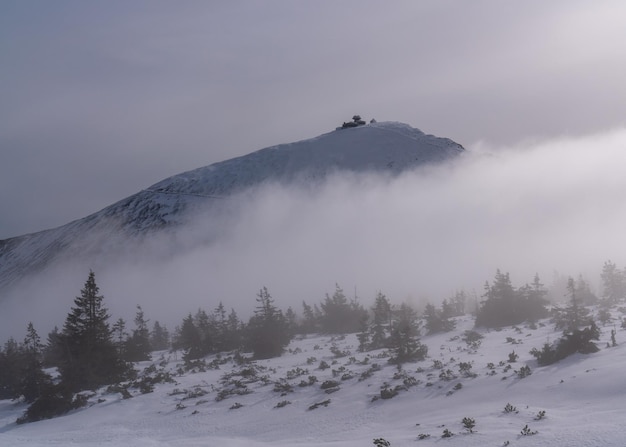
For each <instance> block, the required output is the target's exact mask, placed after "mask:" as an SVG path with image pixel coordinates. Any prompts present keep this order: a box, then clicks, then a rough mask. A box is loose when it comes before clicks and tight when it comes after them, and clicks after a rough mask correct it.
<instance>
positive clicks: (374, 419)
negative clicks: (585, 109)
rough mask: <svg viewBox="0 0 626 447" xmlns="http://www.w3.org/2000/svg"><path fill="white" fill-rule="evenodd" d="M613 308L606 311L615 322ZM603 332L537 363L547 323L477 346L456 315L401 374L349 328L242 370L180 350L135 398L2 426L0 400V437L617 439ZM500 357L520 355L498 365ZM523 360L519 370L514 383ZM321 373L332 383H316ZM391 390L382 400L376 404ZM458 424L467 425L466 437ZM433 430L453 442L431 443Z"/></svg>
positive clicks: (275, 441) (70, 440)
mask: <svg viewBox="0 0 626 447" xmlns="http://www.w3.org/2000/svg"><path fill="white" fill-rule="evenodd" d="M622 316H623V314H622V313H621V311H619V310H618V309H614V310H613V317H614V318H615V320H616V321H617V320H618V319H620V318H622ZM612 328H613V323H610V324H609V325H607V326H605V327H604V328H603V335H602V337H601V341H600V342H599V343H598V345H599V346H600V348H601V350H600V352H598V353H595V354H589V355H580V354H578V355H575V356H572V357H569V358H567V359H565V360H563V361H561V362H559V363H556V364H553V365H550V366H544V367H540V366H538V365H537V363H536V361H535V360H534V358H533V357H532V356H531V355H530V354H529V351H530V350H531V349H532V348H539V349H540V348H541V346H542V345H543V343H545V342H546V340H547V339H550V340H554V339H556V338H558V337H559V336H560V335H561V334H560V333H558V332H556V331H555V330H554V325H553V324H552V323H550V322H549V321H548V320H544V321H542V322H540V323H539V325H537V326H529V325H525V326H520V327H507V328H503V329H502V330H497V331H496V330H494V331H481V333H482V335H483V336H484V338H483V339H482V341H481V343H480V345H479V346H469V345H468V344H467V343H466V342H465V341H464V340H463V335H464V331H466V330H473V329H474V328H473V318H471V317H469V316H465V317H460V318H459V319H458V320H457V328H456V329H455V330H454V331H453V332H448V333H441V334H435V335H429V336H425V337H423V338H422V342H423V343H425V344H426V345H427V346H428V353H429V356H428V358H426V359H425V360H422V361H419V362H414V363H407V364H405V365H403V368H402V370H401V371H399V370H398V368H397V367H396V366H394V365H391V364H389V363H388V361H387V360H388V354H386V353H385V351H384V350H378V351H372V352H366V353H362V352H358V351H357V346H358V342H357V339H356V336H355V335H354V334H352V335H348V336H345V337H331V336H322V335H320V336H308V337H305V338H299V339H296V340H294V341H293V342H292V343H291V344H290V345H289V349H288V351H287V352H285V353H284V354H283V355H282V356H281V357H279V358H275V359H269V360H262V361H256V362H252V363H248V364H243V365H242V364H238V363H237V362H235V361H234V359H233V357H232V356H231V355H229V354H227V355H222V356H221V357H217V356H210V357H208V358H206V364H207V365H208V366H207V367H206V369H205V370H204V371H201V370H200V369H199V368H195V369H193V370H191V371H184V370H183V368H182V361H181V359H180V353H167V352H163V353H156V354H155V355H154V370H153V373H152V374H153V375H154V374H155V372H158V371H163V372H170V373H172V374H173V378H174V381H175V383H159V384H156V385H155V388H154V391H153V392H150V393H147V394H142V393H141V392H140V390H139V389H137V388H131V389H130V392H131V394H132V396H133V397H132V398H130V399H123V398H122V396H121V394H120V393H118V392H115V391H108V392H107V390H106V389H101V390H98V391H97V392H96V393H93V394H91V395H90V397H89V406H88V407H86V408H82V409H79V410H76V411H74V412H72V413H70V414H67V415H65V416H62V417H58V418H55V419H51V420H47V421H40V422H35V423H30V424H25V425H16V424H15V420H16V418H17V417H19V416H20V415H21V414H22V412H23V411H24V409H25V405H24V404H21V403H16V402H10V401H0V445H2V446H5V445H6V446H13V447H21V446H29V447H35V446H41V447H43V446H50V445H76V446H79V445H80V446H96V445H99V446H111V447H113V446H130V445H132V446H177V447H187V446H213V445H216V446H232V447H239V446H269V445H272V446H277V445H279V446H303V447H313V446H321V445H325V446H326V445H328V446H336V447H364V446H371V445H373V442H372V441H373V439H375V438H381V437H382V438H384V439H386V440H387V441H389V442H390V443H391V446H393V447H402V446H417V447H420V446H435V445H445V446H450V447H452V446H455V447H456V446H458V447H461V446H462V447H471V446H480V447H483V446H507V445H508V446H511V447H514V446H524V447H530V446H577V447H607V446H612V447H618V446H619V447H621V446H623V445H624V436H625V435H626V419H625V418H624V414H625V413H624V409H623V406H624V399H626V376H625V375H624V373H623V371H624V369H625V368H626V344H625V343H623V340H624V339H625V335H626V330H624V329H623V328H618V329H617V340H618V346H616V347H605V344H606V342H607V341H609V340H610V329H612ZM333 346H334V347H335V349H333V351H334V352H335V353H337V352H343V354H345V355H344V356H337V355H335V354H333V352H331V348H333ZM513 351H515V353H516V354H517V355H518V356H519V358H517V360H516V361H515V362H510V356H509V354H510V353H511V352H513ZM322 362H326V363H327V364H328V365H329V368H326V369H321V368H320V365H321V364H322ZM151 364H152V362H144V363H141V364H139V365H138V368H139V369H140V370H144V369H145V368H147V367H148V366H149V365H151ZM462 364H469V365H471V367H470V368H467V366H465V367H462ZM525 366H528V367H529V368H530V372H531V374H530V375H526V376H524V377H522V375H520V374H519V373H518V371H520V370H521V369H522V367H525ZM311 376H315V378H316V379H317V382H315V383H312V384H311V383H310V382H311V379H310V377H311ZM331 380H332V381H336V382H337V386H336V387H331V388H327V387H326V386H323V383H324V382H325V381H331ZM277 384H278V386H277ZM396 387H397V389H398V394H397V395H396V396H395V397H393V398H391V399H381V398H380V396H381V393H380V391H381V389H382V388H388V389H394V388H396ZM325 388H326V389H325ZM228 390H230V391H228ZM329 391H330V392H329ZM316 404H317V405H316ZM507 404H510V406H509V407H508V409H509V410H511V411H508V412H507V411H506V410H505V408H507ZM314 407H315V408H314ZM463 418H471V419H474V421H475V429H474V431H475V432H474V433H469V432H468V431H467V430H466V429H465V428H464V426H463V424H462V420H463ZM525 426H527V427H528V431H526V435H524V434H522V430H523V429H524V427H525ZM446 429H447V430H449V431H450V432H451V433H452V434H453V436H452V437H449V438H442V435H443V432H444V430H446ZM420 438H422V439H420Z"/></svg>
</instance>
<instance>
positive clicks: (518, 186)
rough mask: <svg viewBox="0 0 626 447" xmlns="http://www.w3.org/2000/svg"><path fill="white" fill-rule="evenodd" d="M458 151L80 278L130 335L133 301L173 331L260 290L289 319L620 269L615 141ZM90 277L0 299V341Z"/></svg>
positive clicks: (254, 203) (609, 137) (56, 316)
mask: <svg viewBox="0 0 626 447" xmlns="http://www.w3.org/2000/svg"><path fill="white" fill-rule="evenodd" d="M467 152H468V153H467V154H466V155H464V156H463V157H462V158H461V159H460V160H458V161H457V162H455V163H452V164H449V165H446V166H443V167H436V168H427V169H419V170H416V171H413V172H407V173H405V174H403V175H401V176H399V177H397V178H389V177H386V176H381V175H374V174H359V175H355V174H349V175H347V174H345V173H344V174H341V175H335V176H332V177H331V178H329V179H328V180H327V181H326V182H324V183H323V184H322V185H320V186H319V187H317V188H310V187H309V188H299V187H295V186H289V187H285V186H280V185H275V184H274V185H265V186H264V187H261V188H259V189H257V190H255V191H254V192H248V193H246V194H242V195H241V196H239V197H237V198H236V199H235V200H231V201H229V202H228V203H225V204H223V206H224V207H226V208H227V210H228V212H223V213H221V214H220V216H215V215H214V213H213V214H210V215H209V213H208V211H200V212H198V215H197V216H195V217H194V219H192V222H193V223H191V224H188V225H186V226H184V227H182V228H180V229H179V230H178V231H177V232H176V234H175V236H174V238H175V240H176V241H177V243H176V244H175V245H177V246H179V247H186V248H185V249H184V250H182V249H179V250H176V251H170V249H171V246H172V236H171V235H168V236H167V237H163V238H162V239H154V240H152V241H151V243H150V249H144V252H143V255H142V256H140V257H139V259H138V257H137V256H135V257H134V260H133V261H132V262H131V261H123V260H122V261H120V260H118V261H116V262H115V263H111V264H110V265H99V266H98V268H95V267H94V270H95V273H96V281H97V283H98V285H99V286H100V289H101V292H102V294H103V295H104V296H105V303H106V305H107V306H108V307H109V309H110V313H111V315H112V318H113V319H117V318H118V317H123V318H125V319H126V320H127V321H131V322H132V318H133V316H134V311H135V306H136V305H137V304H140V305H142V306H143V309H144V311H145V313H146V317H147V318H150V319H151V320H152V321H154V320H159V321H161V322H164V323H165V324H166V325H167V326H168V328H170V329H173V328H174V326H175V325H177V324H179V323H180V320H181V319H182V318H183V317H184V316H185V315H186V314H187V313H189V312H195V311H196V310H197V309H198V307H202V308H204V309H206V310H209V311H210V310H212V309H214V308H215V306H217V304H218V303H219V301H223V303H224V305H225V306H226V307H227V308H231V307H232V308H234V309H235V310H236V311H237V312H238V313H239V315H240V317H242V318H247V317H248V316H249V315H250V313H251V312H252V310H253V309H254V306H255V304H256V303H255V295H256V293H257V292H258V290H259V289H260V288H261V287H263V286H267V287H268V289H269V291H270V293H271V294H272V296H273V297H274V299H275V303H276V304H277V305H278V306H279V307H281V308H283V309H286V308H287V307H288V306H292V307H293V308H294V310H295V311H296V312H297V313H300V312H301V309H302V307H301V303H302V300H306V301H307V302H308V303H309V304H313V303H318V302H320V301H321V300H323V299H324V296H325V294H326V293H330V294H332V293H333V291H334V288H335V284H336V283H337V284H339V285H340V286H341V287H343V289H344V291H345V292H346V294H347V295H348V296H350V297H352V296H353V295H354V294H355V293H356V295H358V297H359V299H360V301H361V302H362V303H363V304H364V305H366V306H369V305H370V304H371V303H372V301H373V299H374V296H375V294H376V293H377V292H378V291H382V292H383V293H385V294H386V295H387V296H388V297H389V298H390V300H391V301H392V302H395V303H399V302H402V301H409V302H412V303H417V304H419V303H423V302H424V301H426V300H430V301H432V302H436V303H438V302H440V301H441V300H442V299H444V298H448V297H450V296H452V295H453V294H454V293H455V292H456V291H458V290H461V289H463V290H465V291H466V292H468V293H469V294H473V293H475V294H476V295H477V296H478V297H480V295H481V294H482V293H483V289H482V288H483V285H484V283H485V281H491V280H492V278H493V276H494V274H495V271H496V269H498V268H499V269H501V270H502V271H506V272H510V274H511V280H512V283H513V285H514V286H515V287H519V286H522V285H523V284H525V283H526V282H531V281H532V279H533V276H534V275H535V273H539V275H540V277H541V279H542V281H543V282H544V283H545V284H546V285H547V286H550V284H551V282H552V277H553V275H554V273H555V272H556V271H558V272H559V273H560V274H561V275H571V276H577V275H578V274H583V275H584V277H585V278H586V279H587V280H588V281H589V282H590V284H591V286H592V290H594V291H595V292H596V293H600V290H599V274H600V271H601V268H602V265H603V263H604V262H605V261H606V260H608V259H611V260H612V261H613V262H615V263H616V264H617V266H618V267H619V268H623V267H624V265H625V264H626V252H625V251H624V247H626V232H625V231H624V229H625V228H626V227H625V223H626V206H625V205H624V194H625V193H624V192H625V191H626V176H624V166H626V129H624V128H620V129H615V130H611V131H607V132H604V133H601V134H594V135H589V136H586V137H583V138H560V139H552V140H549V141H535V142H525V143H523V144H519V145H518V146H516V147H506V148H502V147H498V148H493V147H486V146H485V145H481V144H477V145H475V146H474V147H471V148H469V149H468V151H467ZM209 229H210V231H209ZM216 231H217V232H218V233H219V234H220V237H219V239H217V240H214V241H213V242H211V243H206V239H207V237H208V236H207V235H208V234H209V233H210V234H214V232H216ZM202 241H204V242H202ZM89 268H90V265H88V263H86V262H82V261H80V260H79V261H77V262H76V263H74V264H72V265H56V266H55V267H54V269H51V270H50V271H49V272H48V273H47V274H46V275H40V276H39V277H38V278H33V279H31V280H29V281H28V283H27V284H22V285H20V287H19V289H18V290H17V291H13V292H12V294H11V296H8V297H5V298H4V299H3V300H2V302H1V303H0V306H2V307H0V311H2V315H3V324H2V329H1V332H2V333H0V340H4V339H5V338H6V337H8V336H9V335H14V336H16V337H17V338H18V339H21V337H23V334H24V332H25V328H26V324H27V322H28V321H30V320H32V321H33V322H34V323H35V325H36V327H37V328H38V329H39V331H40V333H41V334H42V335H44V334H45V333H46V332H47V331H48V330H50V329H51V327H52V326H54V325H55V324H56V325H59V326H61V325H62V324H63V321H64V319H65V315H66V314H67V312H68V311H69V309H70V306H71V305H72V300H73V298H74V297H75V296H76V295H78V294H79V293H80V289H81V288H82V286H83V285H84V282H85V280H86V279H87V274H88V272H89ZM16 303H17V305H16Z"/></svg>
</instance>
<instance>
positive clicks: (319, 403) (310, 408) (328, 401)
mask: <svg viewBox="0 0 626 447" xmlns="http://www.w3.org/2000/svg"><path fill="white" fill-rule="evenodd" d="M328 405H330V399H326V400H324V401H322V402H317V403H315V404H313V405H311V406H310V407H309V410H315V409H316V408H319V407H327V406H328Z"/></svg>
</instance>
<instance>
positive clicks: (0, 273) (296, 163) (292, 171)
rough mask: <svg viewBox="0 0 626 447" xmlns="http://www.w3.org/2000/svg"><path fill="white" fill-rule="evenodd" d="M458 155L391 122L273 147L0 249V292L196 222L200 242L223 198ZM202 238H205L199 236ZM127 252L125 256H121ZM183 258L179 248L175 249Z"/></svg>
mask: <svg viewBox="0 0 626 447" xmlns="http://www.w3.org/2000/svg"><path fill="white" fill-rule="evenodd" d="M463 151H464V149H463V147H462V146H460V145H459V144H457V143H455V142H453V141H451V140H449V139H446V138H438V137H435V136H432V135H426V134H424V133H423V132H422V131H420V130H418V129H415V128H413V127H411V126H409V125H406V124H402V123H397V122H382V123H372V124H368V125H364V126H359V127H356V128H351V129H344V130H336V131H333V132H329V133H327V134H324V135H320V136H318V137H315V138H311V139H308V140H303V141H298V142H295V143H289V144H281V145H278V146H273V147H269V148H265V149H261V150H258V151H256V152H253V153H251V154H248V155H245V156H242V157H237V158H233V159H230V160H226V161H222V162H219V163H214V164H212V165H209V166H205V167H202V168H199V169H195V170H192V171H189V172H185V173H181V174H178V175H175V176H172V177H169V178H167V179H165V180H162V181H160V182H158V183H156V184H154V185H152V186H150V187H148V188H146V189H144V190H143V191H140V192H138V193H136V194H134V195H132V196H130V197H127V198H125V199H123V200H120V201H119V202H117V203H115V204H113V205H111V206H109V207H106V208H104V209H103V210H101V211H98V212H96V213H94V214H92V215H90V216H87V217H85V218H83V219H79V220H77V221H74V222H71V223H68V224H67V225H64V226H61V227H59V228H55V229H51V230H46V231H42V232H39V233H34V234H28V235H23V236H19V237H15V238H11V239H6V240H3V241H0V290H2V289H3V288H6V287H8V286H9V285H11V284H14V283H16V282H17V281H19V280H20V279H22V278H27V277H29V276H30V275H32V274H34V273H37V272H40V271H42V270H44V269H46V268H47V267H49V266H50V265H51V264H52V263H54V262H56V261H62V260H68V259H72V260H73V261H76V260H77V259H78V260H80V261H82V262H86V263H90V264H91V265H92V266H94V265H95V266H99V264H97V263H95V262H94V259H100V260H101V259H102V258H103V256H104V255H106V256H108V260H109V262H115V261H116V260H119V259H124V258H126V257H128V256H129V255H131V256H132V255H133V254H135V251H136V249H137V248H138V247H141V246H142V245H144V244H146V243H147V244H148V245H149V242H150V240H151V239H152V238H153V235H154V234H167V232H168V231H170V230H172V229H174V228H176V227H177V226H179V225H180V224H183V223H189V221H190V220H193V219H198V214H197V213H195V211H198V210H199V209H201V210H203V213H202V217H201V218H202V219H203V220H204V222H203V224H204V227H205V228H206V234H204V235H203V236H202V238H201V239H200V240H199V241H193V243H191V244H190V245H194V244H195V243H206V242H207V240H214V239H215V238H218V237H219V235H216V234H213V233H211V231H212V230H216V229H215V228H213V222H212V220H213V218H215V217H216V216H217V215H218V214H219V213H221V210H222V208H221V207H223V206H227V202H228V200H229V198H232V197H234V196H235V195H236V194H238V193H241V192H243V191H246V190H249V189H251V188H258V187H260V186H261V185H265V184H268V183H279V184H282V185H288V184H294V183H297V184H299V185H311V186H314V185H315V184H316V183H318V182H320V181H322V180H324V179H325V178H327V177H328V176H329V175H332V174H334V173H338V172H344V171H346V172H352V173H366V172H376V173H383V174H389V175H397V174H399V173H401V172H403V171H406V170H409V169H413V168H415V167H417V166H423V165H427V164H433V163H440V162H443V161H445V160H449V159H452V158H454V157H456V156H458V155H459V154H461V153H462V152H463ZM207 234H208V235H209V236H207ZM129 247H131V248H129ZM178 248H179V249H180V250H184V249H185V247H178Z"/></svg>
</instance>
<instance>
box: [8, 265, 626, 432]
mask: <svg viewBox="0 0 626 447" xmlns="http://www.w3.org/2000/svg"><path fill="white" fill-rule="evenodd" d="M601 280H602V285H603V288H602V295H601V298H598V297H595V295H593V294H592V293H591V291H590V288H589V286H588V284H587V283H586V282H585V281H584V280H582V278H578V280H577V281H575V280H574V279H573V278H569V279H568V283H567V290H568V292H567V293H568V297H569V302H568V305H567V306H565V307H562V308H561V307H556V306H555V307H553V308H552V310H551V311H550V310H549V309H548V301H547V299H546V296H547V293H548V290H547V289H546V287H545V286H544V285H543V284H542V283H541V280H540V278H539V276H538V275H535V277H534V278H533V281H532V282H531V283H530V284H525V285H523V286H521V287H518V288H516V287H514V286H513V285H512V284H511V280H510V276H509V274H508V273H502V272H501V271H500V270H497V271H496V274H495V277H494V280H493V281H492V283H489V282H486V284H485V292H484V294H483V295H482V298H483V300H482V301H481V302H480V303H476V306H475V308H474V309H469V308H470V307H471V306H470V303H468V299H467V296H466V294H465V292H463V291H460V292H457V293H456V294H455V295H454V296H453V297H451V298H449V299H446V300H444V301H443V302H442V303H441V305H440V307H436V306H435V305H433V304H431V303H428V304H427V305H426V307H425V308H424V310H423V312H422V313H421V315H420V314H419V313H418V312H417V311H416V309H414V308H412V307H411V306H410V305H409V304H406V303H403V304H401V305H399V306H396V305H393V304H392V303H391V302H390V301H389V299H388V298H387V297H386V296H385V295H384V294H383V293H382V292H379V293H378V294H377V296H376V297H375V299H374V304H373V306H371V307H370V308H365V307H364V306H363V305H362V304H361V303H360V302H359V300H358V298H357V297H356V296H355V297H353V298H348V297H347V296H346V294H345V293H344V291H343V289H342V288H341V287H340V286H339V285H336V287H335V291H334V293H333V294H332V295H329V294H326V296H325V299H324V300H322V301H321V302H320V303H318V304H313V305H310V304H308V303H307V302H305V301H303V302H302V313H301V315H298V314H296V312H295V311H294V310H293V309H292V308H291V307H290V308H288V309H287V310H286V311H283V310H281V309H279V308H278V307H277V306H276V305H275V303H274V300H273V298H272V296H271V294H270V292H269V290H268V289H267V288H266V287H262V288H261V289H260V290H259V292H258V293H257V295H256V307H255V310H254V313H253V315H252V316H251V317H250V318H249V320H248V321H247V322H244V321H242V320H241V319H240V318H239V317H238V315H237V313H236V312H235V310H234V309H231V310H230V311H227V310H226V308H225V307H224V305H223V303H221V302H220V303H219V304H218V305H217V307H216V308H215V309H213V310H212V311H210V312H207V311H205V310H204V309H198V310H197V311H196V312H195V314H192V313H189V314H188V315H187V316H186V317H184V318H183V320H182V322H181V324H180V325H179V326H177V327H176V328H175V330H174V331H173V333H172V334H170V332H169V331H168V329H167V328H166V326H165V325H164V324H161V323H159V322H158V321H155V322H154V323H153V324H152V326H151V327H150V325H149V322H150V320H148V319H147V318H146V317H145V314H144V311H143V309H142V308H141V307H140V306H137V311H136V315H135V318H134V327H133V328H132V329H127V324H126V322H125V321H124V320H123V319H121V318H120V319H118V320H117V321H115V323H113V324H110V321H109V320H110V315H109V313H108V310H107V307H106V306H105V304H104V298H103V296H102V295H101V294H100V290H99V287H98V286H97V284H96V280H95V274H94V272H93V271H90V272H89V275H88V278H87V280H86V282H85V285H84V287H83V288H82V289H81V292H80V295H79V296H78V297H76V298H75V300H74V306H73V307H72V308H71V309H70V312H69V313H68V314H67V317H66V319H65V322H64V324H63V326H62V328H61V329H60V330H59V329H58V327H55V329H54V330H52V331H51V332H50V333H49V334H48V338H47V340H46V343H43V342H42V340H41V338H40V336H39V335H38V333H37V331H36V330H35V328H34V326H33V324H32V323H29V324H28V327H27V330H26V337H25V338H24V340H23V341H22V342H21V343H20V342H17V341H16V340H15V339H13V338H10V339H9V340H8V341H7V342H6V343H5V344H4V346H3V347H2V348H1V349H0V399H23V400H24V401H25V402H27V403H29V404H30V406H29V408H28V410H27V411H26V413H25V415H24V416H23V417H22V418H21V420H20V422H28V421H32V420H39V419H43V418H49V417H53V416H55V415H58V414H62V413H64V412H67V411H69V410H71V409H73V408H77V407H79V406H81V405H82V404H83V403H84V402H82V400H84V399H85V398H84V397H81V396H82V395H81V394H80V393H79V392H80V391H84V390H93V389H96V388H98V387H101V386H104V385H111V384H115V383H120V382H124V381H128V380H132V379H133V378H134V377H135V376H136V372H135V369H134V367H133V363H134V362H138V361H144V360H149V359H150V358H151V353H152V352H153V351H157V350H165V349H171V350H177V351H182V356H183V360H184V361H185V362H186V363H191V362H194V361H196V360H198V359H201V358H203V357H205V356H207V355H209V354H215V353H220V352H229V351H239V352H247V353H250V354H251V355H252V358H255V359H262V358H270V357H275V356H279V355H280V354H281V353H282V352H283V350H284V349H285V347H286V346H287V345H288V344H289V342H290V341H291V340H292V338H293V337H294V336H295V335H296V334H313V333H327V334H347V333H356V334H357V338H358V341H359V350H360V351H370V350H375V349H382V348H385V349H388V350H389V351H390V354H391V356H390V362H392V363H395V364H398V365H401V364H402V363H405V362H410V361H416V360H420V359H423V358H425V357H426V355H427V352H428V349H427V347H426V345H424V344H422V343H421V341H420V337H421V332H422V330H424V331H426V333H427V334H432V333H437V332H446V331H451V330H453V329H454V325H455V320H454V317H457V316H461V315H464V314H466V313H468V311H471V313H473V314H474V315H475V317H476V320H475V323H476V326H478V327H481V326H482V327H487V328H497V327H503V326H509V325H515V324H520V323H524V322H530V323H534V322H536V321H538V320H539V319H541V318H546V317H548V316H552V317H553V321H555V324H556V328H557V329H559V330H562V331H563V337H562V338H561V339H560V340H557V341H555V342H554V343H552V344H546V345H545V346H544V347H543V349H542V350H541V351H539V350H535V352H534V353H533V355H535V357H537V359H538V362H539V363H540V364H549V363H551V362H553V361H558V360H559V359H561V358H564V357H565V356H567V355H569V354H571V353H573V352H593V350H594V346H595V345H594V344H593V340H597V339H598V336H599V331H598V328H597V326H596V323H595V321H594V320H593V319H592V318H591V317H590V316H589V315H588V313H586V312H585V311H586V309H585V307H584V306H586V305H589V304H600V305H601V307H602V308H603V309H606V308H607V307H608V306H610V305H613V304H616V303H618V302H620V301H621V300H623V299H624V298H625V297H626V271H624V270H620V269H618V268H617V266H616V265H615V264H614V263H612V262H611V261H607V262H605V264H604V266H603V269H602V274H601ZM599 315H600V318H602V315H603V314H602V311H601V312H600V314H599ZM48 368H56V371H58V377H55V378H53V377H52V376H51V375H50V374H48V373H47V372H46V370H48V371H49V369H48Z"/></svg>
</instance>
